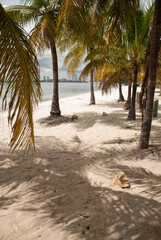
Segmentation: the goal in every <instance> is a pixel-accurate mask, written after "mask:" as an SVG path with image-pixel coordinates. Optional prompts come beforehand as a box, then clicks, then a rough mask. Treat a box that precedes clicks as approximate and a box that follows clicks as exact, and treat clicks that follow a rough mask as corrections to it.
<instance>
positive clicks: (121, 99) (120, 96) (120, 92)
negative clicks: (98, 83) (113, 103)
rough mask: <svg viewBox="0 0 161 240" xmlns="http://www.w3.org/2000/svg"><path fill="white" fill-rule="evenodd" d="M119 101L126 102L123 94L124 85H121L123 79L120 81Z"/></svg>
mask: <svg viewBox="0 0 161 240" xmlns="http://www.w3.org/2000/svg"><path fill="white" fill-rule="evenodd" d="M119 101H120V102H124V101H125V99H124V96H123V94H122V84H121V79H119Z"/></svg>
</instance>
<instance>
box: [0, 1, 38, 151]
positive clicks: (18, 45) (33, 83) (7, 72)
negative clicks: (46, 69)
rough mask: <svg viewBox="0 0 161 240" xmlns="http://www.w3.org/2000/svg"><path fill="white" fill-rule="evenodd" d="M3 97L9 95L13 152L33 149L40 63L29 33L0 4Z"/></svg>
mask: <svg viewBox="0 0 161 240" xmlns="http://www.w3.org/2000/svg"><path fill="white" fill-rule="evenodd" d="M0 33H1V34H0V49H1V54H0V79H1V85H0V97H1V96H2V91H4V92H5V94H4V98H3V102H4V101H5V99H6V98H7V95H8V94H9V93H10V94H11V96H10V103H9V106H8V108H9V110H8V111H9V115H8V121H9V123H10V124H11V126H12V133H11V142H10V146H11V149H12V150H14V149H15V148H17V147H19V148H23V149H24V150H25V151H28V150H29V149H30V148H34V144H35V141H34V126H33V106H34V105H37V104H38V100H40V99H41V87H40V81H39V79H40V77H39V64H38V61H37V58H36V55H35V52H34V50H33V47H32V45H31V44H30V43H29V41H28V39H27V36H26V33H25V32H24V30H23V29H22V28H21V27H19V26H18V25H17V24H16V23H15V22H14V21H13V20H12V19H11V18H10V17H9V15H8V14H7V13H6V12H5V10H4V8H3V7H2V5H1V4H0Z"/></svg>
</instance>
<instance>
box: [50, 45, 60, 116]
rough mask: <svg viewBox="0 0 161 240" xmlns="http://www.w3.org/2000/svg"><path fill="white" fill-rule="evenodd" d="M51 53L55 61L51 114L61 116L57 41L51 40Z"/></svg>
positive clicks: (53, 61)
mask: <svg viewBox="0 0 161 240" xmlns="http://www.w3.org/2000/svg"><path fill="white" fill-rule="evenodd" d="M50 45H51V55H52V63H53V80H54V87H53V97H52V104H51V111H50V114H51V116H60V114H61V112H60V108H59V88H58V59H57V51H56V46H55V42H51V44H50Z"/></svg>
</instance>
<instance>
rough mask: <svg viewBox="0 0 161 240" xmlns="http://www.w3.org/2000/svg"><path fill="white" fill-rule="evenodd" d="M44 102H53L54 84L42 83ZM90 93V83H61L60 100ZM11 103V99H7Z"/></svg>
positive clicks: (96, 87) (0, 99) (96, 88)
mask: <svg viewBox="0 0 161 240" xmlns="http://www.w3.org/2000/svg"><path fill="white" fill-rule="evenodd" d="M41 87H42V92H43V96H42V101H46V100H51V99H52V93H53V82H46V83H45V82H41ZM94 89H95V90H98V83H94ZM87 92H90V83H89V82H59V98H67V97H74V96H76V95H79V94H82V93H87ZM7 102H9V97H8V99H7ZM1 109H2V98H0V110H1Z"/></svg>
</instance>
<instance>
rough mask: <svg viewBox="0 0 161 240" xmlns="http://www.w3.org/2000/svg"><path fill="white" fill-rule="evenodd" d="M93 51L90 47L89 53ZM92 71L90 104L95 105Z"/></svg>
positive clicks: (91, 74) (91, 75) (91, 73)
mask: <svg viewBox="0 0 161 240" xmlns="http://www.w3.org/2000/svg"><path fill="white" fill-rule="evenodd" d="M92 50H93V48H92V47H90V52H91V51H92ZM93 72H94V71H93V69H92V70H91V72H90V94H91V96H90V104H91V105H92V104H95V96H94V86H93Z"/></svg>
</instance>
